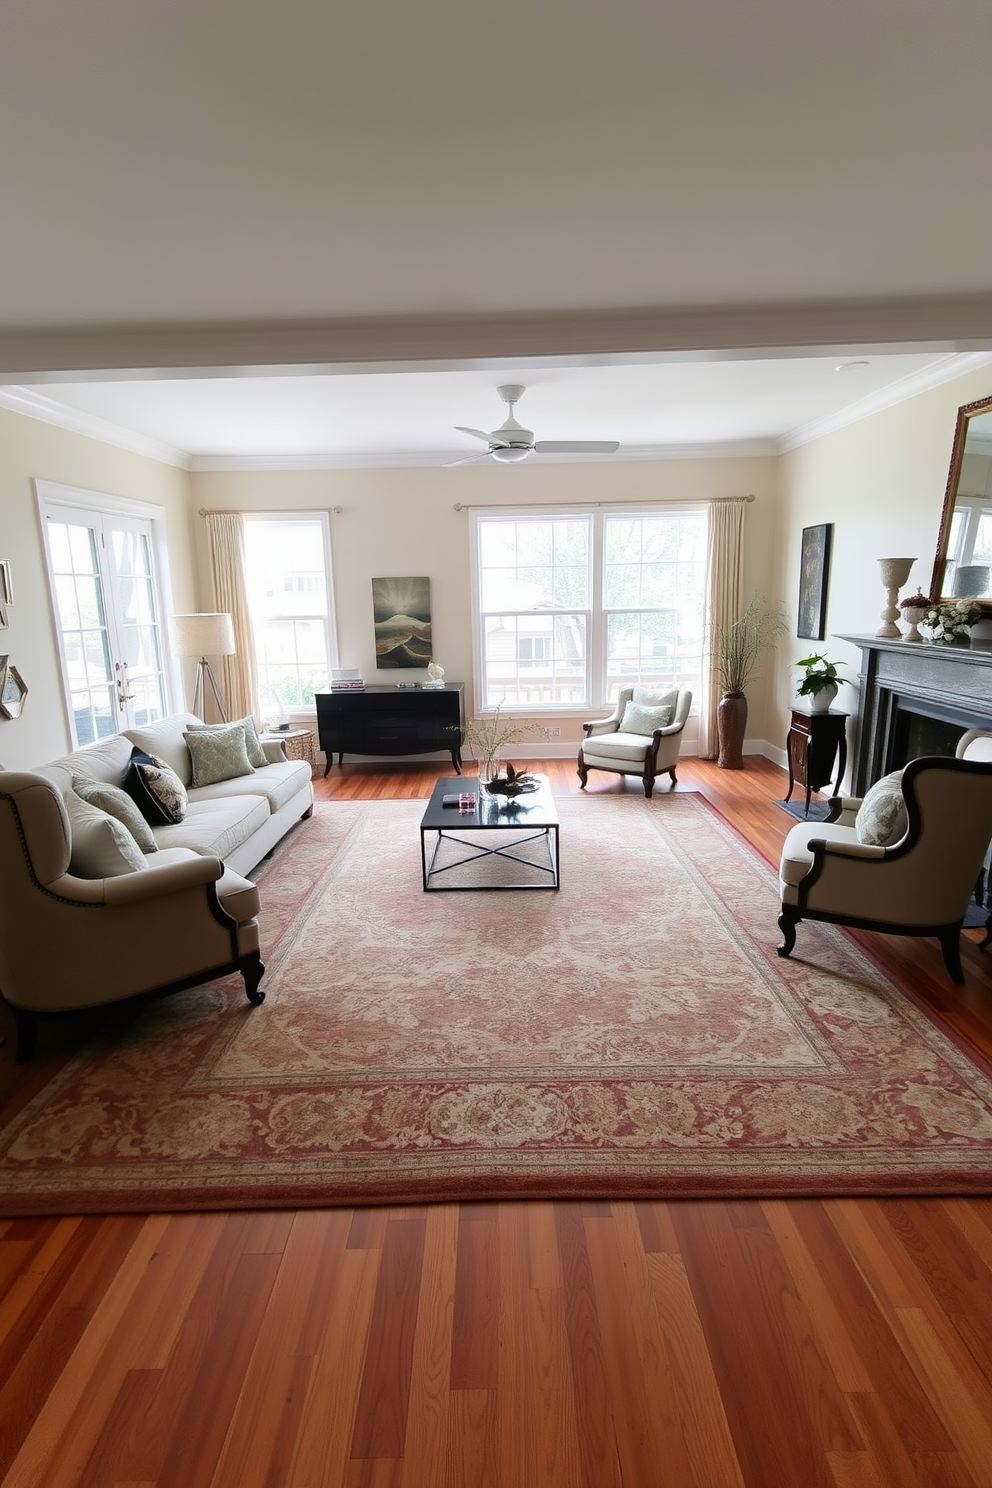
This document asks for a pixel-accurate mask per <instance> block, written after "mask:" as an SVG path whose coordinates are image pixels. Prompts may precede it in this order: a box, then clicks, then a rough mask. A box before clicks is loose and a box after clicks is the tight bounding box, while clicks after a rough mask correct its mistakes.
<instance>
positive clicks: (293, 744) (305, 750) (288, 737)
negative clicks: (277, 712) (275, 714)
mask: <svg viewBox="0 0 992 1488" xmlns="http://www.w3.org/2000/svg"><path fill="white" fill-rule="evenodd" d="M261 738H262V739H263V740H264V741H265V743H266V744H281V745H282V752H283V754H284V755H285V756H286V758H287V759H301V760H306V761H307V763H308V764H309V766H310V768H311V770H312V771H313V772H314V774H316V772H317V751H316V749H315V748H314V742H313V731H312V730H311V729H305V728H294V729H283V730H281V731H276V732H271V731H270V732H269V733H267V734H262V735H261Z"/></svg>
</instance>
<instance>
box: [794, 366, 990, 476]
mask: <svg viewBox="0 0 992 1488" xmlns="http://www.w3.org/2000/svg"><path fill="white" fill-rule="evenodd" d="M990 365H992V351H976V352H972V353H970V354H968V355H964V356H962V355H950V356H945V357H942V358H941V360H940V361H938V362H934V363H933V365H932V366H929V367H924V368H923V369H922V370H921V371H919V372H910V373H908V374H907V375H906V376H905V377H900V378H899V379H898V381H896V382H892V383H890V384H889V385H888V387H884V388H880V389H879V390H878V392H876V393H869V394H868V395H867V397H864V398H859V399H858V401H857V402H856V403H849V404H848V406H847V407H846V408H841V409H838V411H837V412H836V413H828V414H826V415H825V416H824V417H823V418H820V419H812V420H811V421H810V422H809V423H808V424H802V425H800V427H799V428H797V429H792V430H790V432H789V433H788V434H784V435H783V436H782V438H781V439H779V440H778V441H777V449H778V453H779V454H787V453H788V451H789V450H794V449H798V448H799V447H800V445H803V444H812V443H813V441H814V440H816V439H822V438H823V436H824V435H825V434H833V433H835V432H836V430H838V429H846V428H848V427H849V426H850V425H851V424H857V423H860V422H861V420H862V419H866V418H870V417H871V416H872V414H874V413H881V412H882V410H883V409H885V408H894V407H895V406H896V404H898V403H905V402H906V400H907V398H915V397H917V396H918V395H919V394H920V393H927V392H929V391H930V390H931V388H936V387H943V385H944V383H946V382H953V381H954V380H955V379H956V378H958V377H965V376H966V375H967V374H968V373H969V372H977V371H980V370H981V368H982V367H988V366H990Z"/></svg>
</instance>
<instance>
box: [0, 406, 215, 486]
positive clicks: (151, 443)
mask: <svg viewBox="0 0 992 1488" xmlns="http://www.w3.org/2000/svg"><path fill="white" fill-rule="evenodd" d="M0 408H9V409H10V410H11V412H12V413H23V414H24V415H25V416H26V417H27V418H33V419H38V420H39V421H40V422H41V423H43V424H54V425H55V427H56V428H58V429H68V430H69V431H70V432H71V433H73V434H83V435H85V436H86V437H87V438H88V439H99V440H100V441H101V443H103V444H112V445H114V446H115V447H116V448H117V449H123V450H129V451H130V453H131V454H134V455H146V456H147V457H148V459H150V460H159V461H161V463H162V464H163V465H176V466H178V467H179V469H180V470H188V469H189V455H187V454H186V452H185V450H181V449H177V448H176V447H175V445H172V444H165V443H163V441H162V440H160V439H152V438H151V437H150V436H149V435H146V434H137V433H135V431H134V430H133V429H126V428H125V427H124V426H123V425H122V424H115V423H112V422H111V421H110V420H109V419H102V418H98V417H97V416H96V415H95V414H91V413H83V412H82V411H81V410H80V409H78V408H71V407H70V406H69V405H68V404H67V403H59V402H58V401H57V400H56V399H54V398H46V397H45V395H44V394H43V393H36V392H34V391H33V390H32V389H30V388H22V387H0Z"/></svg>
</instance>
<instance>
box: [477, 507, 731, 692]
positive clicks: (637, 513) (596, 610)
mask: <svg viewBox="0 0 992 1488" xmlns="http://www.w3.org/2000/svg"><path fill="white" fill-rule="evenodd" d="M690 512H692V513H699V514H701V515H702V516H703V517H704V518H705V520H706V522H707V524H708V522H709V505H708V503H707V502H705V501H680V502H670V501H669V502H665V501H659V502H657V503H655V502H634V503H630V504H627V505H625V504H623V503H619V502H618V503H617V504H616V505H614V504H613V503H603V502H597V503H594V504H589V503H586V504H583V503H581V502H576V503H575V504H571V503H569V504H567V505H566V504H564V503H563V504H561V505H552V506H524V507H514V506H505V507H504V506H499V507H496V506H491V507H478V508H474V509H470V510H469V519H470V521H469V553H470V564H471V586H470V587H471V598H472V660H473V676H474V699H473V702H474V708H475V716H476V717H478V718H481V717H483V716H484V715H486V714H492V713H494V712H495V711H496V708H497V704H495V703H491V704H487V703H486V702H485V701H484V697H485V686H486V656H485V619H486V617H487V616H488V615H490V614H494V615H495V614H505V615H520V614H525V613H527V612H526V611H522V610H505V611H489V610H487V611H485V612H483V609H482V570H481V562H480V560H481V544H480V531H481V528H482V527H483V525H484V524H485V523H487V522H507V521H512V522H521V521H528V520H530V521H535V522H538V521H544V522H546V521H548V520H552V521H554V520H563V521H569V520H570V521H575V520H576V519H577V518H588V519H589V530H590V544H589V567H590V576H589V577H590V584H589V594H590V607H589V608H588V609H580V608H576V607H571V608H569V609H568V610H567V611H566V610H564V609H562V610H561V611H555V610H547V611H542V612H541V613H542V614H548V615H554V614H566V613H567V614H569V615H572V614H575V615H584V616H585V617H586V692H587V698H586V701H585V702H582V703H555V702H552V703H503V704H499V705H498V706H499V711H500V712H501V713H502V714H504V715H508V716H519V717H532V716H533V715H534V714H542V715H543V714H548V715H555V716H561V717H576V718H584V717H586V716H587V714H588V713H589V711H590V710H594V711H595V710H599V709H602V708H612V707H613V706H614V702H615V700H614V699H610V698H609V697H607V691H608V687H607V683H608V678H607V655H606V651H607V646H606V637H607V620H608V616H609V615H611V614H616V613H619V612H620V608H622V610H623V612H625V613H636V614H647V613H650V612H651V611H650V608H643V607H641V608H638V609H637V610H631V609H630V607H628V606H623V607H620V608H618V607H616V606H611V607H610V608H609V610H607V609H606V608H605V607H604V604H603V595H604V576H605V554H606V540H605V533H606V522H607V520H608V519H616V518H619V519H624V518H627V519H631V518H638V517H654V516H673V515H675V514H676V513H685V514H688V513H690ZM665 608H669V607H668V606H666V607H665ZM707 608H708V601H707V599H706V597H705V596H704V599H703V610H704V615H703V620H704V625H705V616H706V610H707ZM704 658H705V640H704V642H703V650H702V652H701V657H700V661H701V666H702V665H704ZM698 690H699V689H695V688H694V689H693V692H694V696H693V704H692V708H691V710H690V712H691V716H695V715H696V714H698V712H699V700H698V696H696V695H695V694H696V693H697V692H698Z"/></svg>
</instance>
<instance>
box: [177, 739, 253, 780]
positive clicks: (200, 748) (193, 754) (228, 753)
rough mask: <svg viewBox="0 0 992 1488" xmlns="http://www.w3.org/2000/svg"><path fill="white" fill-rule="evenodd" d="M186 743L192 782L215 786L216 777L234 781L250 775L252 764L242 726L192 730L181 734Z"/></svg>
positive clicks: (251, 773)
mask: <svg viewBox="0 0 992 1488" xmlns="http://www.w3.org/2000/svg"><path fill="white" fill-rule="evenodd" d="M183 738H184V739H185V740H186V743H187V745H188V746H189V757H190V760H191V762H192V765H193V784H194V786H197V785H216V784H217V782H218V781H220V780H236V779H237V778H238V777H239V776H241V775H254V773H255V767H254V766H253V765H252V763H251V761H250V760H249V758H248V751H247V747H246V745H245V731H244V729H243V728H236V729H227V730H226V731H223V732H222V731H221V730H213V729H210V730H206V729H205V730H203V731H202V732H200V731H193V730H192V729H187V730H186V732H185V733H184V734H183Z"/></svg>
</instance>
